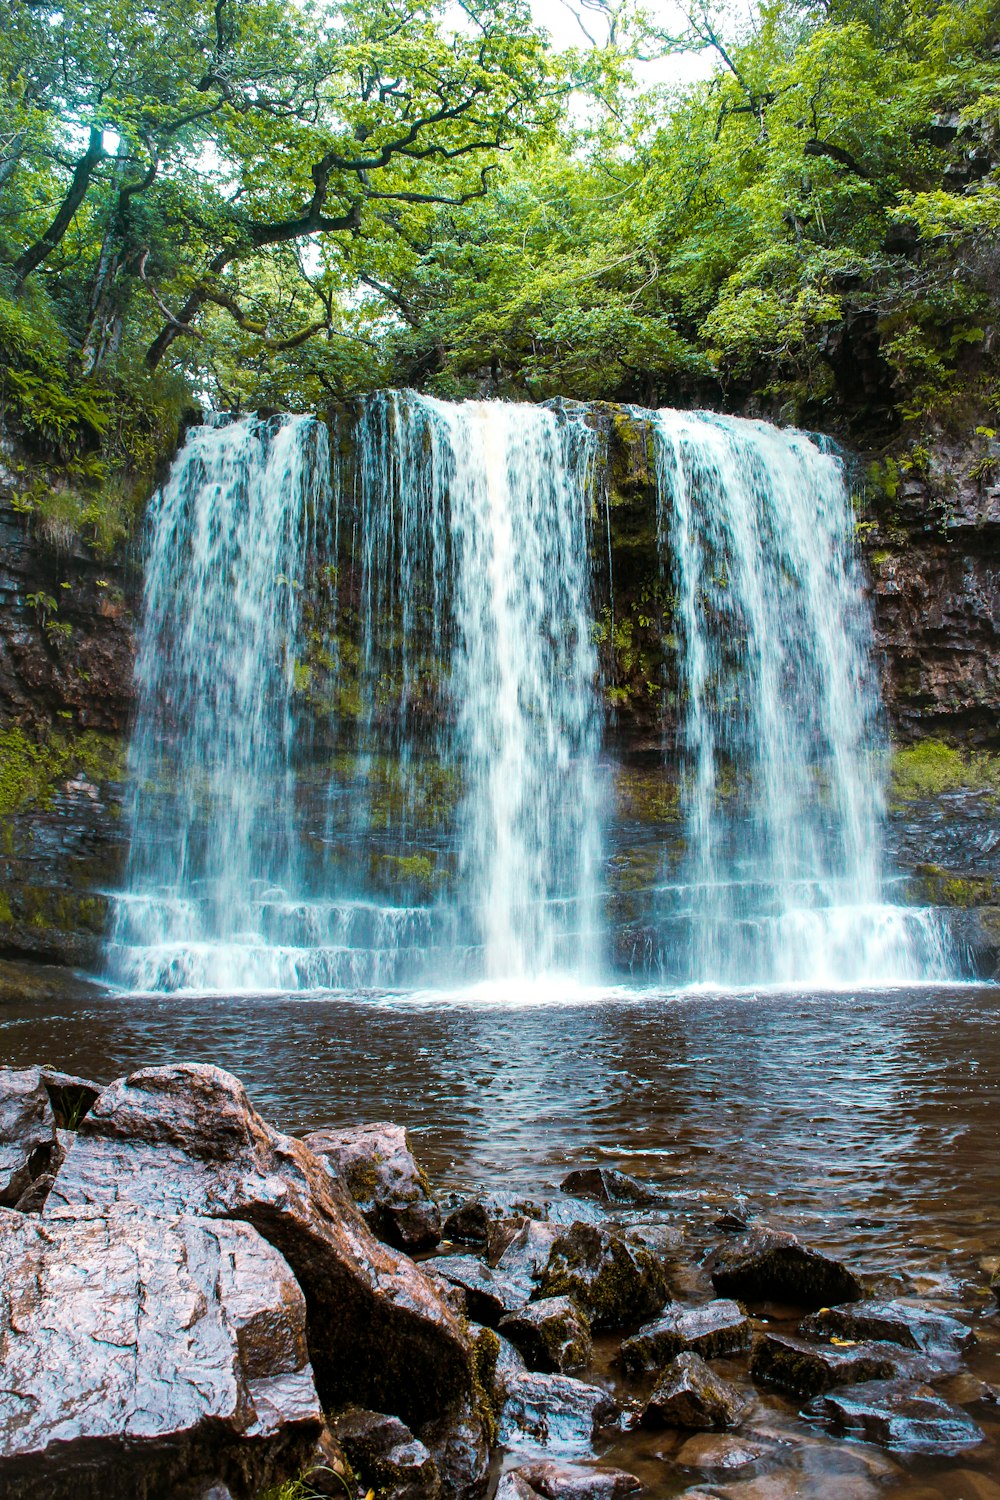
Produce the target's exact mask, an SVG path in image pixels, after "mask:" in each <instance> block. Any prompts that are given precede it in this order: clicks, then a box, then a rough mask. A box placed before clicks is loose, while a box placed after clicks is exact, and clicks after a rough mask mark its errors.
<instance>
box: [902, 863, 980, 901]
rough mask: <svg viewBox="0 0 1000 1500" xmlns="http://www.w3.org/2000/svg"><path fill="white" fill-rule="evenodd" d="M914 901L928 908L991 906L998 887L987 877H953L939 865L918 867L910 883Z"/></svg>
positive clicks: (953, 875)
mask: <svg viewBox="0 0 1000 1500" xmlns="http://www.w3.org/2000/svg"><path fill="white" fill-rule="evenodd" d="M910 886H911V889H910V896H911V899H913V900H914V901H917V902H920V903H923V902H927V903H929V904H930V905H931V906H951V907H965V908H968V907H972V906H994V905H996V903H997V901H998V899H1000V885H998V883H997V881H995V880H993V879H991V878H990V877H989V876H988V875H956V874H953V873H952V872H951V871H949V870H944V869H942V868H941V866H940V865H918V866H917V869H916V874H915V877H914V879H913V880H912V881H911V883H910Z"/></svg>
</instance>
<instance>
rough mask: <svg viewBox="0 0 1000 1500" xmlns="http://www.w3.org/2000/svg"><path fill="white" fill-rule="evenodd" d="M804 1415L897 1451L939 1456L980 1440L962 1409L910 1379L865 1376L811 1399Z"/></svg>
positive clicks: (982, 1436) (981, 1435) (977, 1429)
mask: <svg viewBox="0 0 1000 1500" xmlns="http://www.w3.org/2000/svg"><path fill="white" fill-rule="evenodd" d="M804 1414H805V1415H806V1416H809V1417H813V1418H814V1419H816V1420H817V1421H820V1422H823V1423H824V1424H825V1425H828V1426H830V1427H832V1428H833V1429H834V1431H836V1432H838V1433H843V1434H844V1435H845V1436H850V1437H856V1438H861V1439H863V1440H864V1441H865V1442H869V1443H882V1444H884V1445H885V1446H886V1447H888V1448H892V1449H893V1451H894V1452H897V1453H923V1454H934V1455H939V1456H942V1457H945V1456H949V1455H953V1454H956V1453H964V1452H966V1451H967V1450H968V1449H969V1448H976V1447H978V1446H979V1444H980V1443H982V1442H984V1441H985V1434H984V1433H983V1430H982V1428H981V1427H979V1426H977V1424H976V1423H975V1422H974V1421H973V1420H972V1418H971V1417H970V1416H969V1414H968V1412H964V1411H962V1409H961V1407H958V1406H951V1405H950V1404H949V1403H948V1402H947V1401H942V1400H941V1398H940V1396H937V1395H935V1393H934V1392H933V1391H932V1390H931V1388H930V1387H929V1386H926V1385H920V1384H916V1383H914V1382H910V1381H902V1380H898V1381H897V1380H870V1381H867V1382H865V1383H864V1384H863V1385H856V1386H847V1387H843V1388H841V1389H840V1390H836V1391H830V1392H828V1393H827V1394H825V1395H822V1396H817V1397H816V1399H815V1400H814V1401H811V1402H810V1403H809V1405H808V1406H807V1407H805V1408H804Z"/></svg>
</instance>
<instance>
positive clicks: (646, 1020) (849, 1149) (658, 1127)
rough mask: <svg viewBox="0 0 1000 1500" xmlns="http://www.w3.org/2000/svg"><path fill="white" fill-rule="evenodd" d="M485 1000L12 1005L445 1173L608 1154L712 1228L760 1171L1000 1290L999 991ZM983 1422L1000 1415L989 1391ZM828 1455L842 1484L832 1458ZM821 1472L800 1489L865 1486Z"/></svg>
mask: <svg viewBox="0 0 1000 1500" xmlns="http://www.w3.org/2000/svg"><path fill="white" fill-rule="evenodd" d="M485 998H486V997H484V996H482V995H479V996H478V997H477V1003H473V1004H462V1003H457V1001H456V1000H455V999H454V997H453V1001H452V1003H450V1004H449V1003H444V1004H443V1003H441V997H438V999H437V1002H436V1003H434V1001H433V997H431V996H430V995H424V996H412V997H400V996H388V995H375V994H355V995H353V996H325V997H315V998H302V997H299V996H296V997H293V998H275V997H267V998H260V997H258V998H253V997H239V998H236V999H232V998H228V999H219V998H215V997H213V998H208V999H197V998H182V997H177V996H174V997H153V998H140V997H130V996H116V995H112V996H107V997H97V998H95V997H94V996H93V995H86V996H78V997H76V998H73V997H72V996H70V995H67V996H66V998H65V999H64V1000H62V1001H59V1002H52V1001H36V1002H22V1001H17V1002H9V1001H8V1002H5V1003H3V1004H0V1056H2V1058H3V1061H4V1062H5V1063H8V1064H13V1065H25V1064H27V1063H28V1062H31V1061H39V1060H44V1061H51V1062H53V1063H56V1064H58V1065H59V1066H60V1067H63V1068H66V1069H69V1070H72V1071H74V1072H80V1073H84V1074H91V1075H96V1076H98V1077H101V1078H108V1077H110V1076H112V1075H114V1074H118V1073H122V1072H125V1071H127V1070H129V1069H131V1068H134V1067H137V1066H140V1065H143V1064H152V1063H162V1062H168V1061H177V1060H179V1059H191V1060H196V1061H203V1062H213V1063H217V1064H219V1065H221V1066H222V1067H225V1068H228V1069H230V1070H231V1071H232V1072H234V1073H236V1074H238V1075H239V1076H240V1077H241V1078H242V1079H243V1080H244V1081H245V1082H246V1084H247V1087H248V1089H249V1092H250V1095H251V1098H252V1099H253V1100H254V1102H255V1104H256V1105H257V1107H258V1108H259V1109H260V1110H261V1112H262V1113H263V1114H264V1115H265V1116H266V1117H267V1118H269V1119H272V1120H273V1121H275V1122H276V1123H277V1124H279V1125H280V1126H282V1127H283V1128H285V1129H288V1130H291V1131H305V1130H310V1129H315V1128H316V1127H318V1126H320V1125H324V1124H342V1123H343V1124H349V1123H353V1122H357V1121H359V1120H376V1119H386V1118H388V1119H394V1120H397V1121H399V1122H401V1123H403V1124H405V1125H407V1126H408V1127H409V1128H410V1129H411V1130H412V1131H413V1132H415V1134H416V1136H417V1140H416V1146H417V1149H418V1151H419V1154H420V1156H421V1158H422V1160H423V1161H424V1163H425V1164H426V1166H427V1168H428V1170H429V1172H430V1174H431V1176H432V1177H433V1178H434V1179H435V1181H436V1182H437V1183H438V1184H439V1185H441V1186H442V1187H447V1186H468V1185H472V1184H482V1185H484V1186H487V1187H497V1186H501V1185H503V1186H507V1187H511V1186H514V1187H523V1188H525V1189H527V1188H532V1189H535V1190H538V1189H540V1188H552V1187H554V1186H555V1185H556V1184H558V1182H559V1180H560V1178H561V1177H562V1176H563V1175H564V1174H565V1172H566V1170H567V1167H568V1165H569V1164H574V1165H575V1164H579V1163H586V1162H607V1163H610V1164H612V1165H617V1166H620V1167H622V1168H623V1169H625V1170H627V1171H629V1172H632V1173H634V1174H636V1175H640V1176H647V1177H650V1178H653V1179H657V1180H659V1181H660V1182H662V1183H664V1184H665V1185H666V1186H667V1187H668V1188H670V1189H672V1190H674V1191H675V1193H676V1195H677V1196H676V1203H677V1209H678V1212H680V1213H682V1214H684V1215H685V1216H687V1217H689V1218H690V1219H691V1221H692V1224H693V1225H694V1224H697V1223H698V1222H699V1216H700V1215H703V1214H704V1198H703V1196H702V1195H703V1194H704V1193H705V1192H706V1191H711V1190H732V1189H737V1188H738V1189H740V1190H742V1191H743V1192H744V1193H746V1194H747V1196H748V1197H749V1199H750V1202H751V1205H752V1207H753V1209H754V1211H755V1212H758V1213H760V1214H762V1215H765V1216H766V1217H768V1218H769V1219H771V1220H773V1221H774V1222H777V1223H781V1224H787V1225H788V1226H789V1227H792V1228H795V1229H797V1230H799V1231H801V1232H802V1233H803V1235H804V1236H806V1237H809V1238H811V1239H812V1240H814V1241H815V1242H817V1243H818V1244H820V1245H822V1246H823V1247H825V1248H828V1249H830V1250H832V1251H835V1252H842V1253H844V1254H846V1255H848V1256H849V1257H850V1259H851V1260H852V1261H853V1262H855V1263H857V1264H858V1265H860V1266H862V1267H864V1268H869V1269H872V1270H898V1271H905V1272H906V1273H907V1274H908V1275H909V1276H911V1277H917V1278H920V1283H921V1285H923V1286H925V1287H926V1288H927V1289H929V1290H934V1291H936V1292H937V1293H940V1294H942V1295H944V1296H945V1297H946V1298H950V1297H954V1298H956V1299H958V1300H959V1301H960V1302H961V1304H962V1305H963V1306H964V1307H965V1308H985V1309H989V1308H991V1307H992V1303H991V1302H990V1300H989V1299H988V1298H987V1297H985V1296H984V1294H983V1289H984V1287H985V1285H986V1282H987V1279H988V1277H987V1274H986V1270H985V1269H984V1267H988V1266H989V1264H990V1257H994V1256H1000V1028H998V1027H997V1024H996V1023H997V1019H998V1012H1000V990H997V989H990V988H983V987H972V986H968V987H952V988H947V989H944V988H942V989H937V988H926V989H915V990H909V991H900V990H897V991H887V992H865V993H860V994H851V993H837V994H822V995H802V994H791V993H782V992H777V993H774V992H772V993H768V994H754V993H750V992H747V993H743V994H738V995H734V994H725V993H716V994H712V993H689V994H686V995H679V996H677V995H675V996H665V995H662V994H659V995H657V994H653V993H651V992H642V991H633V992H628V991H624V990H620V991H612V992H607V993H605V994H604V995H603V996H597V995H595V994H594V993H591V994H590V995H589V997H584V998H578V999H575V1000H574V999H573V998H572V996H570V997H567V998H566V999H565V1000H564V1003H562V1004H558V1005H545V1004H540V1003H536V1004H520V1005H517V1004H515V1005H509V1004H508V1005H504V1004H502V1003H500V1000H501V999H502V997H500V996H499V994H498V995H497V996H496V997H494V998H495V999H496V1000H497V1003H493V1004H490V1003H483V1001H484V999H485ZM510 998H516V997H510ZM979 1325H980V1346H979V1350H978V1352H977V1353H976V1354H975V1356H974V1357H973V1361H972V1368H973V1369H974V1371H975V1373H976V1374H977V1375H978V1376H979V1377H980V1378H982V1379H988V1380H992V1381H993V1382H994V1383H998V1382H1000V1359H998V1356H997V1348H998V1345H1000V1321H998V1318H997V1315H996V1313H995V1312H993V1313H992V1315H990V1314H989V1312H986V1313H983V1314H981V1315H980V1318H979ZM779 1406H780V1403H779ZM976 1419H977V1420H979V1421H981V1423H982V1424H983V1425H985V1426H986V1428H987V1430H991V1423H990V1413H989V1412H987V1413H986V1415H985V1416H984V1415H983V1413H982V1412H981V1411H979V1410H978V1409H977V1411H976ZM775 1420H777V1418H775ZM992 1431H993V1433H994V1436H995V1426H994V1427H993V1429H992ZM661 1446H662V1445H661ZM835 1446H836V1445H831V1444H828V1443H825V1442H824V1444H823V1451H824V1452H825V1453H827V1454H828V1455H829V1453H830V1452H832V1451H833V1449H834V1448H835ZM849 1446H850V1445H841V1446H840V1448H838V1449H837V1450H836V1451H837V1452H847V1451H848V1448H849ZM865 1451H868V1450H865ZM872 1451H874V1450H872ZM995 1454H996V1449H995V1447H994V1446H993V1445H992V1444H991V1445H987V1447H986V1448H984V1449H982V1450H977V1452H976V1453H974V1454H973V1455H968V1456H967V1457H966V1459H965V1460H963V1461H962V1462H961V1464H959V1461H955V1462H954V1463H950V1464H944V1465H942V1464H938V1465H937V1466H936V1467H935V1466H934V1465H932V1464H925V1465H924V1467H923V1468H920V1469H919V1474H920V1476H921V1477H920V1483H919V1485H918V1484H917V1482H916V1479H915V1478H913V1477H912V1476H913V1474H914V1473H915V1472H917V1471H914V1470H913V1469H912V1466H911V1467H910V1468H909V1469H908V1470H907V1471H906V1472H907V1474H908V1475H910V1476H911V1477H909V1478H906V1479H905V1480H904V1479H903V1478H899V1481H898V1482H899V1485H900V1486H902V1487H896V1479H894V1478H893V1475H894V1474H896V1473H897V1468H896V1465H895V1464H892V1465H890V1466H889V1470H888V1471H887V1473H886V1476H885V1482H886V1483H888V1484H889V1488H888V1489H884V1488H880V1489H879V1493H880V1494H881V1493H888V1494H892V1495H894V1496H895V1495H898V1496H903V1495H906V1496H908V1497H910V1496H912V1497H916V1500H919V1497H921V1496H923V1497H926V1500H933V1497H935V1496H944V1497H947V1500H959V1497H960V1496H963V1495H966V1494H968V1495H970V1496H980V1495H992V1494H993V1493H994V1492H993V1491H992V1490H989V1489H988V1488H983V1487H982V1486H981V1487H980V1488H972V1487H971V1485H969V1484H967V1482H966V1481H965V1480H961V1481H959V1479H956V1480H955V1482H954V1483H952V1480H951V1479H950V1478H949V1475H959V1471H960V1470H961V1471H962V1472H964V1473H966V1474H968V1473H970V1472H973V1471H974V1473H975V1475H976V1476H977V1477H978V1478H981V1479H983V1483H984V1484H985V1483H987V1481H986V1480H985V1475H986V1474H987V1473H989V1465H990V1464H991V1463H992V1462H994V1460H995ZM618 1457H619V1458H620V1459H624V1458H627V1459H628V1461H629V1462H630V1463H636V1462H638V1461H639V1459H638V1458H637V1456H636V1454H635V1452H629V1453H624V1452H623V1453H620V1454H618ZM839 1461H840V1460H838V1462H839ZM984 1465H985V1468H984ZM821 1467H822V1466H821ZM852 1472H853V1471H852ZM823 1473H824V1474H825V1475H826V1481H825V1482H827V1484H828V1486H829V1485H830V1484H831V1483H832V1482H833V1479H832V1472H831V1470H830V1469H829V1466H828V1467H827V1468H826V1469H823ZM695 1477H696V1476H694V1475H692V1476H691V1482H692V1483H693V1481H694V1478H695ZM890 1481H891V1482H890ZM866 1482H867V1481H866ZM802 1483H803V1485H805V1487H804V1488H800V1489H797V1490H795V1491H787V1492H786V1491H782V1492H780V1493H781V1494H782V1495H784V1494H785V1493H788V1494H792V1493H795V1494H802V1495H813V1494H815V1495H818V1496H822V1495H830V1496H833V1495H839V1494H840V1493H841V1491H840V1490H838V1489H837V1488H830V1487H828V1488H827V1489H825V1490H824V1489H823V1488H822V1486H820V1487H819V1488H813V1487H810V1486H809V1485H807V1484H806V1481H805V1479H804V1478H803V1480H802ZM879 1483H880V1485H881V1484H882V1481H881V1480H880V1481H879ZM963 1486H965V1487H964V1488H963ZM653 1493H654V1494H656V1493H660V1494H664V1495H667V1494H672V1493H674V1491H673V1490H672V1489H669V1488H668V1489H662V1488H661V1489H659V1490H654V1491H653ZM733 1493H734V1494H736V1493H737V1492H736V1491H734V1492H733ZM739 1493H741V1494H742V1493H744V1492H742V1491H740V1492H739ZM745 1493H746V1500H758V1497H759V1500H764V1496H765V1493H766V1495H767V1496H768V1497H770V1496H771V1495H772V1494H773V1495H777V1494H778V1493H779V1492H778V1491H777V1490H768V1491H766V1492H765V1491H764V1490H759V1491H758V1490H754V1491H746V1492H745ZM843 1493H844V1494H845V1495H846V1494H848V1493H850V1494H854V1490H853V1489H850V1488H845V1489H844V1490H843ZM858 1493H859V1494H861V1493H867V1492H866V1491H859V1492H858Z"/></svg>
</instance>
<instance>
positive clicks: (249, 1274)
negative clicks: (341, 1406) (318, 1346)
mask: <svg viewBox="0 0 1000 1500" xmlns="http://www.w3.org/2000/svg"><path fill="white" fill-rule="evenodd" d="M0 1285H2V1286H3V1296H2V1297H0V1349H2V1350H3V1380H2V1382H0V1386H2V1389H0V1490H2V1492H3V1494H4V1495H5V1496H6V1497H8V1500H133V1497H134V1496H136V1495H178V1496H180V1495H187V1494H189V1493H191V1494H194V1493H202V1492H203V1491H204V1490H205V1489H209V1488H211V1486H212V1485H213V1484H216V1483H221V1484H225V1485H228V1487H229V1488H230V1490H231V1491H232V1493H233V1495H234V1496H237V1497H240V1500H249V1497H250V1496H253V1495H255V1494H256V1493H257V1489H258V1488H259V1487H260V1486H262V1485H263V1484H265V1483H268V1482H270V1480H271V1479H272V1478H274V1477H275V1476H276V1475H279V1476H280V1474H281V1473H282V1472H286V1471H287V1470H288V1469H293V1470H294V1469H295V1468H298V1467H300V1466H301V1464H302V1463H303V1461H304V1460H305V1459H306V1458H307V1456H308V1454H309V1452H310V1450H311V1449H312V1447H313V1445H314V1444H315V1442H316V1438H317V1435H318V1433H319V1431H320V1428H321V1423H322V1412H321V1409H320V1404H319V1400H318V1397H317V1394H316V1389H315V1386H314V1384H313V1377H312V1371H311V1369H310V1366H309V1354H308V1349H307V1346H306V1309H305V1301H304V1298H303V1296H302V1293H301V1291H300V1289H299V1287H298V1285H297V1284H296V1282H295V1280H294V1278H293V1276H292V1273H291V1271H290V1270H289V1268H288V1266H287V1264H286V1262H285V1261H284V1260H283V1259H282V1257H281V1256H280V1255H279V1254H278V1253H277V1252H276V1251H275V1250H274V1249H272V1247H271V1246H270V1245H268V1244H267V1243H266V1241H265V1240H264V1239H263V1238H262V1237H261V1236H260V1235H259V1234H258V1233H257V1231H256V1230H255V1229H253V1228H251V1226H250V1225H249V1224H234V1223H227V1222H218V1221H208V1220H205V1219H195V1218H191V1217H187V1216H163V1217H153V1216H150V1215H146V1214H143V1213H139V1212H136V1211H134V1210H131V1209H129V1208H127V1207H124V1206H123V1207H120V1208H115V1209H112V1210H110V1211H106V1212H104V1211H98V1210H94V1209H80V1210H61V1211H59V1212H58V1213H55V1214H47V1215H46V1218H45V1220H44V1221H41V1220H39V1219H30V1218H26V1217H24V1216H23V1215H20V1214H16V1213H13V1212H11V1211H10V1210H0Z"/></svg>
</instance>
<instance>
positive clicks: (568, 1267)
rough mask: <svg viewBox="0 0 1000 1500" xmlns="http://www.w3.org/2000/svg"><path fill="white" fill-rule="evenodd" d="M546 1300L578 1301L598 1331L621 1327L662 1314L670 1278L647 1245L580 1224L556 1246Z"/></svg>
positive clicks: (545, 1284)
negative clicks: (569, 1299) (566, 1297)
mask: <svg viewBox="0 0 1000 1500" xmlns="http://www.w3.org/2000/svg"><path fill="white" fill-rule="evenodd" d="M541 1288H542V1295H543V1296H545V1297H561V1296H568V1297H572V1298H573V1299H574V1301H576V1302H578V1303H579V1304H580V1306H581V1307H582V1308H583V1309H584V1311H585V1312H586V1313H587V1315H588V1316H589V1318H590V1320H591V1322H592V1324H593V1326H594V1327H595V1328H616V1327H620V1326H621V1325H622V1324H624V1323H630V1322H633V1321H635V1320H637V1319H640V1318H648V1317H650V1316H651V1314H653V1313H654V1312H656V1311H657V1310H658V1309H659V1308H660V1307H662V1306H663V1303H664V1302H665V1301H666V1298H667V1296H668V1292H669V1288H668V1285H667V1278H666V1273H665V1271H664V1269H663V1267H662V1265H661V1264H660V1261H659V1260H658V1259H657V1257H656V1256H655V1255H653V1253H652V1252H651V1251H650V1250H648V1249H647V1248H646V1247H645V1245H637V1244H635V1243H633V1242H631V1241H629V1240H626V1239H624V1238H623V1237H622V1236H621V1235H620V1234H616V1233H614V1231H613V1230H610V1229H606V1228H602V1227H599V1226H598V1225H596V1224H574V1225H573V1226H572V1227H571V1228H570V1229H568V1230H567V1231H566V1232H565V1233H564V1234H562V1235H560V1237H559V1238H558V1239H557V1240H556V1241H555V1243H554V1245H553V1246H552V1253H551V1255H550V1256H549V1262H548V1266H547V1267H546V1270H545V1273H544V1275H543V1277H542V1282H541Z"/></svg>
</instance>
